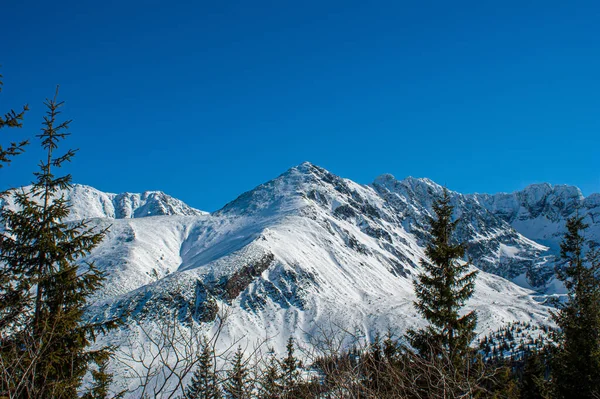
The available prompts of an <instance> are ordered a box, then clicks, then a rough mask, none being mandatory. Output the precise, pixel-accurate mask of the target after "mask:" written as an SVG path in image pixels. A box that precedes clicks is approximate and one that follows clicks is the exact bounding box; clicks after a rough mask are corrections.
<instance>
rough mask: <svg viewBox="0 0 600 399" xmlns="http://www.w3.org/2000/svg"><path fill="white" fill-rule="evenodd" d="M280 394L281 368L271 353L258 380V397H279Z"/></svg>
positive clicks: (272, 398)
mask: <svg viewBox="0 0 600 399" xmlns="http://www.w3.org/2000/svg"><path fill="white" fill-rule="evenodd" d="M282 395H283V388H282V386H281V368H280V366H279V362H278V360H277V358H276V357H275V355H274V354H273V353H272V354H271V355H270V356H269V362H268V363H267V366H266V367H265V369H264V370H263V372H262V375H261V378H260V381H259V387H258V397H259V398H261V399H279V398H281V396H282Z"/></svg>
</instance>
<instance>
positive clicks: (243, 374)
mask: <svg viewBox="0 0 600 399" xmlns="http://www.w3.org/2000/svg"><path fill="white" fill-rule="evenodd" d="M249 375H250V372H249V371H248V367H247V366H246V362H245V361H244V352H242V348H241V347H238V349H237V351H236V352H235V355H234V356H233V364H232V367H231V370H229V372H228V374H227V380H226V381H225V383H224V386H223V389H224V391H225V396H226V397H227V398H228V399H249V398H251V395H252V384H251V381H250V379H249Z"/></svg>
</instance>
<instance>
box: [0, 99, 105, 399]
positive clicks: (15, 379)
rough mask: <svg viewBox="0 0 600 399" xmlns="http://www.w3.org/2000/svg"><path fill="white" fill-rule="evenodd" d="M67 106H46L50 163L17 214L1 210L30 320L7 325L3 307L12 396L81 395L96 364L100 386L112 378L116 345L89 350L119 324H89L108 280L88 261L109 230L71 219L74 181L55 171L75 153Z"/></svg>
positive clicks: (6, 274) (2, 254) (10, 260)
mask: <svg viewBox="0 0 600 399" xmlns="http://www.w3.org/2000/svg"><path fill="white" fill-rule="evenodd" d="M57 94H58V91H57ZM62 105H63V103H62V102H59V101H58V100H57V96H55V97H54V98H53V99H52V100H47V101H46V106H47V108H48V111H47V115H46V116H45V118H44V123H43V128H42V132H41V134H40V135H39V136H38V137H39V139H40V140H41V143H42V148H43V149H44V151H45V159H44V160H43V161H41V162H40V170H39V172H37V173H35V177H36V181H35V182H34V184H33V185H32V186H31V187H30V188H27V189H21V190H20V191H16V192H14V194H13V195H14V201H15V203H16V208H17V209H16V210H10V209H6V208H4V209H2V210H1V213H0V223H1V224H2V225H4V228H5V231H4V232H3V233H2V234H1V235H0V263H1V264H3V265H5V267H4V268H3V279H5V278H8V279H9V280H10V281H12V285H11V290H13V291H19V298H18V299H19V300H18V301H16V302H15V303H14V304H13V305H14V306H15V308H16V309H19V310H20V311H21V315H22V316H23V317H18V318H16V319H13V320H11V319H10V318H9V319H8V321H9V323H8V324H6V321H7V320H6V319H5V316H7V315H10V314H11V309H3V313H2V315H1V316H2V326H4V327H5V328H4V329H3V330H2V337H1V342H0V349H1V352H0V355H1V356H2V361H3V362H4V365H6V366H7V367H9V368H10V372H9V373H8V374H10V375H11V377H12V381H11V382H7V381H3V385H4V386H3V387H2V388H3V389H5V390H8V391H10V392H11V397H27V398H57V399H59V398H60V399H62V398H77V397H78V390H79V388H80V387H81V383H82V381H83V378H84V376H85V375H86V374H87V373H88V372H91V371H92V365H93V364H94V363H95V364H97V365H99V366H100V369H97V370H95V373H94V374H93V377H94V378H95V379H96V381H97V382H98V381H99V380H103V379H106V378H107V377H108V375H107V374H106V372H105V368H104V369H102V365H103V364H104V363H105V361H106V359H107V357H108V356H109V352H110V351H109V348H99V349H95V350H91V349H90V348H89V347H90V345H91V344H92V343H93V341H94V340H95V338H96V335H97V334H98V333H102V332H105V331H106V330H107V329H108V328H111V327H113V326H114V324H113V323H92V322H88V321H86V320H85V319H84V312H85V308H86V302H87V299H88V298H89V297H90V296H91V295H92V294H93V293H94V292H95V291H96V290H97V289H98V288H100V287H101V285H102V281H103V279H104V275H103V273H102V272H101V271H99V270H98V269H97V268H96V266H95V265H94V264H93V263H82V258H83V257H85V256H86V255H87V254H89V253H90V251H91V250H92V249H93V248H94V247H95V246H96V245H98V244H99V243H100V241H101V240H102V239H103V237H104V234H105V232H104V231H96V230H95V229H94V228H92V227H90V226H89V225H88V224H87V222H84V221H82V222H69V223H67V222H65V221H64V220H65V219H66V217H67V216H68V215H69V212H70V205H69V203H68V202H67V200H66V199H65V197H64V196H63V195H62V194H61V192H62V191H63V190H66V189H68V188H69V187H70V183H71V176H70V175H66V176H62V177H56V176H55V175H54V171H55V169H56V168H59V167H61V166H62V165H63V164H64V163H65V162H69V161H70V160H71V159H72V157H73V156H74V155H75V151H73V150H68V151H67V152H66V153H64V154H62V155H58V156H57V155H56V150H57V148H58V144H59V143H60V141H61V140H63V139H65V138H66V137H67V136H68V135H69V133H67V130H68V127H69V124H70V121H64V122H58V116H59V114H60V111H59V109H60V107H61V106H62ZM2 288H3V289H4V288H6V287H2ZM3 293H6V291H3Z"/></svg>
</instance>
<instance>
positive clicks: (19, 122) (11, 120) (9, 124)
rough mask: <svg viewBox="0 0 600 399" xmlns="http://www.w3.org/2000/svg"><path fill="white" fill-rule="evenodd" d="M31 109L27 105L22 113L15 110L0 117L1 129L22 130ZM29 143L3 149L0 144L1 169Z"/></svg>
mask: <svg viewBox="0 0 600 399" xmlns="http://www.w3.org/2000/svg"><path fill="white" fill-rule="evenodd" d="M3 84H4V83H3V82H2V75H0V92H1V91H2V85H3ZM28 110H29V109H28V107H27V105H25V106H24V107H23V109H22V110H21V111H20V112H15V111H14V110H12V109H11V110H10V111H8V112H6V113H5V114H4V116H2V115H0V129H2V128H15V127H16V128H20V127H23V117H24V116H25V112H27V111H28ZM28 143H29V142H28V141H27V140H25V141H21V142H18V143H17V142H12V143H10V144H9V146H8V147H6V148H4V147H2V144H0V169H2V167H3V166H4V165H5V164H8V163H10V161H11V159H12V158H13V157H14V156H16V155H19V154H20V153H22V152H23V151H24V149H25V146H26V145H27V144H28Z"/></svg>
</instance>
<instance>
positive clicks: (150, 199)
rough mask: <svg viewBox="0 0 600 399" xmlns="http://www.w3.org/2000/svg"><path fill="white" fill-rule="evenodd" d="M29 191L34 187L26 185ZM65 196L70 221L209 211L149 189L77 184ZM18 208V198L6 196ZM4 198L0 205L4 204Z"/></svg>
mask: <svg viewBox="0 0 600 399" xmlns="http://www.w3.org/2000/svg"><path fill="white" fill-rule="evenodd" d="M23 189H24V190H25V191H26V192H27V191H29V190H30V186H27V187H23ZM60 196H64V197H65V199H67V200H68V201H69V202H70V204H71V213H70V214H69V217H68V220H81V219H94V218H105V219H130V218H141V217H148V216H160V215H185V216H198V215H204V214H206V213H207V212H203V211H200V210H198V209H194V208H192V207H190V206H188V205H186V204H185V203H183V202H182V201H180V200H178V199H176V198H173V197H171V196H169V195H167V194H165V193H163V192H161V191H145V192H144V193H142V194H132V193H121V194H112V193H105V192H102V191H99V190H96V189H95V188H93V187H90V186H85V185H81V184H75V185H73V186H72V188H71V189H70V190H66V191H65V190H61V191H59V192H58V193H57V197H60ZM6 202H7V204H8V206H10V207H14V198H13V197H8V198H7V199H6ZM2 205H3V203H2V200H0V206H2Z"/></svg>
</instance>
